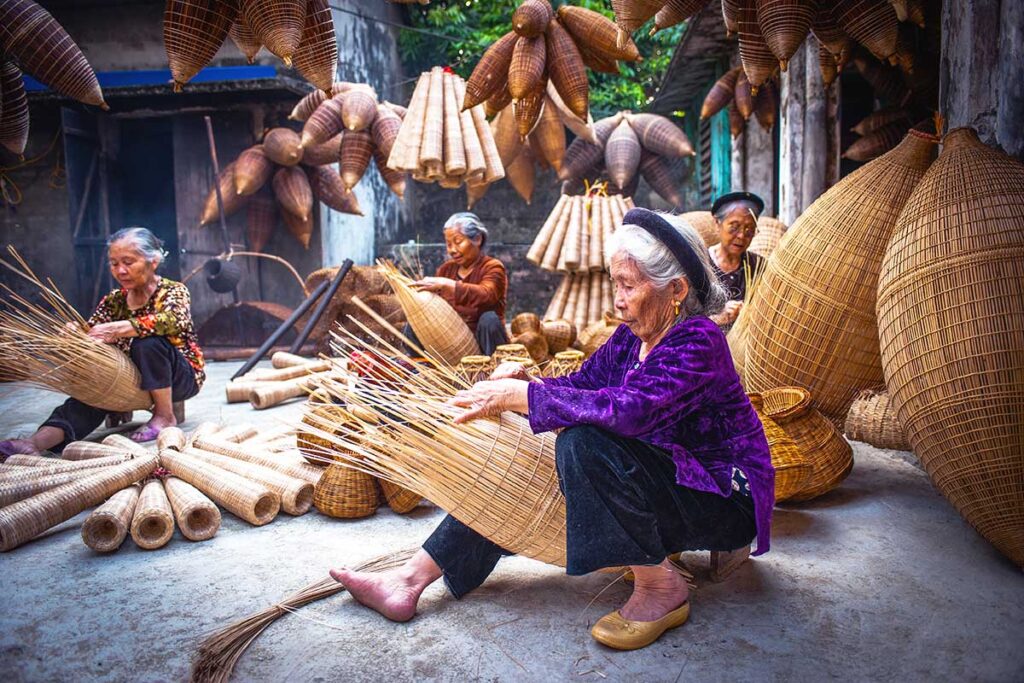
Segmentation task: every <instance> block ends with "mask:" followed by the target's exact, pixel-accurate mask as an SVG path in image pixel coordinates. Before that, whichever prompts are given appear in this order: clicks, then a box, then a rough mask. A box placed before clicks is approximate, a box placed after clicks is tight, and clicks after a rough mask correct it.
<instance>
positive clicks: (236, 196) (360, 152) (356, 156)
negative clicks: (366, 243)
mask: <svg viewBox="0 0 1024 683" xmlns="http://www.w3.org/2000/svg"><path fill="white" fill-rule="evenodd" d="M336 85H337V86H338V90H339V94H338V95H337V96H336V98H339V99H330V100H326V102H328V103H333V105H332V106H333V107H335V108H337V109H338V110H339V111H340V107H341V105H340V103H339V102H340V101H342V100H344V101H348V102H350V103H352V102H358V103H359V104H360V109H361V110H362V114H360V116H359V117H358V118H355V119H354V121H355V122H356V123H358V125H363V126H364V127H363V128H361V129H359V130H346V131H345V133H344V135H343V134H342V133H341V132H336V133H335V132H329V131H328V129H326V128H323V127H319V128H317V130H318V131H320V132H321V133H323V134H324V135H325V136H326V137H324V138H323V142H316V140H320V137H319V133H318V134H317V135H314V136H313V137H310V136H311V135H313V134H312V133H310V132H309V130H310V129H311V127H313V123H314V119H312V118H311V119H310V120H309V121H307V123H306V127H305V128H304V129H303V133H302V135H301V136H300V135H299V134H298V133H296V132H295V131H293V130H291V129H290V128H271V129H270V130H268V131H267V132H266V134H265V135H264V136H263V142H262V143H260V144H257V145H253V146H252V147H249V148H248V149H246V150H245V151H243V152H242V153H241V154H239V155H238V158H237V159H235V160H234V161H232V162H231V163H229V164H228V165H227V166H225V167H224V168H223V169H221V172H220V175H219V176H218V177H217V179H216V180H215V182H216V184H217V185H219V187H220V195H221V200H222V202H223V207H224V215H225V216H230V215H232V214H234V213H236V212H238V211H240V210H241V209H242V208H246V210H247V215H246V237H247V241H248V247H249V248H250V249H251V250H252V251H256V252H262V251H263V250H264V248H265V247H266V245H267V243H268V242H269V241H270V239H271V237H272V236H273V234H274V232H275V230H276V229H277V226H278V223H279V222H284V225H285V227H286V228H287V229H288V232H289V233H290V234H291V235H292V236H293V237H294V238H295V239H296V240H298V242H299V243H300V244H301V245H302V246H303V247H305V248H307V249H308V248H309V243H310V239H311V238H312V236H313V229H314V225H313V219H314V207H315V203H316V202H317V201H321V202H323V203H324V204H325V205H326V206H328V207H329V208H331V209H333V210H335V211H340V212H342V213H348V214H353V215H356V216H362V215H363V210H362V208H360V206H359V200H358V199H357V198H356V195H355V194H354V193H353V192H352V188H354V187H355V185H356V183H358V182H359V180H360V179H361V178H362V177H363V174H364V173H365V172H366V170H367V169H368V168H369V163H370V158H371V156H372V157H374V158H376V159H377V166H378V168H380V169H381V172H382V174H383V175H384V177H385V179H389V180H388V182H389V184H391V186H392V189H393V190H395V191H396V192H398V193H399V194H401V191H404V186H405V185H404V183H405V180H404V178H397V179H396V178H394V177H393V173H394V172H393V171H390V170H389V169H386V168H385V167H384V166H383V159H384V157H383V156H382V151H381V150H384V149H387V148H388V145H390V143H391V142H392V141H393V140H394V135H395V134H396V132H397V129H398V126H399V125H400V123H401V118H400V117H401V112H402V109H401V107H397V106H395V105H392V104H390V103H388V102H385V103H383V104H377V102H376V95H375V94H374V93H373V91H372V90H370V88H369V86H364V85H360V84H352V83H338V84H336ZM317 92H319V91H317ZM323 106H327V105H323ZM328 108H330V107H328ZM351 109H352V110H353V111H355V110H356V105H355V104H352V107H351ZM319 111H320V109H318V110H317V112H319ZM325 111H326V110H325ZM314 116H316V112H314ZM316 120H319V119H316ZM338 123H339V124H340V120H339V122H338ZM364 124H365V125H364ZM353 125H356V124H353ZM371 126H372V128H371ZM332 130H333V129H332ZM328 133H329V134H328ZM375 141H376V142H375ZM334 164H338V167H337V169H340V172H339V170H336V167H335V166H334ZM219 219H220V212H219V209H218V207H217V188H215V187H211V188H210V191H209V192H208V193H207V195H206V200H205V201H204V202H203V212H202V215H201V216H200V218H199V223H200V224H201V225H209V224H212V223H216V222H217V221H218V220H219Z"/></svg>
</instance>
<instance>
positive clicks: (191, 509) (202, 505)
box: [164, 477, 221, 541]
mask: <svg viewBox="0 0 1024 683" xmlns="http://www.w3.org/2000/svg"><path fill="white" fill-rule="evenodd" d="M164 490H165V491H166V492H167V499H168V500H169V501H170V502H171V509H172V510H173V511H174V520H175V521H176V522H177V524H178V529H179V530H180V531H181V535H182V536H184V537H185V538H187V539H188V540H190V541H205V540H208V539H211V538H213V537H214V536H215V535H216V534H217V531H218V530H219V529H220V522H221V517H220V510H218V509H217V506H216V505H214V504H213V501H212V500H210V499H209V498H207V497H206V496H205V495H203V492H202V491H200V490H199V489H197V488H196V487H195V486H192V484H189V483H188V482H187V481H185V480H183V479H178V478H177V477H167V478H166V479H164Z"/></svg>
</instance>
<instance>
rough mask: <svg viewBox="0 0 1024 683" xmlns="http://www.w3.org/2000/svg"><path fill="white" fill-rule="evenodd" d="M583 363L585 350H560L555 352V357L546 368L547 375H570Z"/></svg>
mask: <svg viewBox="0 0 1024 683" xmlns="http://www.w3.org/2000/svg"><path fill="white" fill-rule="evenodd" d="M582 365H583V352H582V351H577V350H576V349H568V350H566V351H559V352H558V353H556V354H555V357H554V359H552V361H551V362H550V363H548V366H547V367H546V368H545V372H544V376H545V377H561V376H562V375H570V374H572V373H574V372H576V371H577V370H579V369H580V367H581V366H582Z"/></svg>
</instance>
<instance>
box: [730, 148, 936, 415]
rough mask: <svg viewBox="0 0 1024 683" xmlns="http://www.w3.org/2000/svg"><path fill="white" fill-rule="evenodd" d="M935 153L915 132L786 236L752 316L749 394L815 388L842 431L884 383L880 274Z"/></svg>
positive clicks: (821, 405) (746, 369)
mask: <svg viewBox="0 0 1024 683" xmlns="http://www.w3.org/2000/svg"><path fill="white" fill-rule="evenodd" d="M934 150H935V143H934V141H933V140H932V139H931V138H929V137H927V136H925V135H923V134H920V133H916V132H915V133H911V134H910V135H908V136H907V137H906V138H905V139H904V141H903V142H901V143H900V145H899V146H898V147H897V148H896V149H894V150H892V151H891V152H889V153H888V154H886V155H885V156H883V157H881V158H879V159H876V160H875V161H873V162H872V163H870V164H867V165H866V166H864V167H862V168H860V169H858V170H857V171H856V172H854V173H852V174H850V175H849V176H847V177H846V178H844V179H843V180H842V181H841V182H840V183H838V184H837V185H836V186H835V187H833V188H832V189H831V190H829V191H828V192H826V193H825V194H823V195H822V196H821V197H819V198H818V200H817V201H815V202H814V204H812V205H811V206H810V207H809V208H808V209H807V211H805V212H804V213H803V215H801V216H800V218H798V219H797V221H796V222H795V223H794V224H793V227H791V228H790V229H789V230H788V231H787V232H786V235H785V236H784V237H783V239H782V241H781V243H780V244H779V246H778V248H777V249H776V250H775V252H774V253H773V254H772V257H771V259H769V261H768V263H767V265H766V267H765V272H764V275H763V276H762V277H761V283H760V285H759V288H758V297H757V298H756V299H755V300H754V301H752V302H751V306H750V310H748V311H747V312H746V315H747V317H748V320H747V334H746V351H745V358H744V367H743V378H744V383H745V386H746V388H747V390H748V391H761V392H763V391H765V390H767V389H771V388H773V387H779V386H788V385H796V386H802V387H806V388H807V389H809V390H810V392H811V395H812V396H813V397H814V404H815V406H816V407H817V408H818V409H819V410H820V411H821V412H822V413H823V414H825V415H826V416H827V417H829V418H830V419H832V420H833V421H835V422H836V423H837V424H840V423H841V421H842V420H843V419H845V417H846V413H847V412H848V410H849V408H850V404H851V403H853V399H854V398H855V397H856V396H857V394H858V393H859V392H860V391H862V390H864V389H868V388H871V387H874V386H878V385H880V384H882V363H881V358H880V356H879V349H878V328H877V323H876V321H875V311H874V308H875V294H876V287H877V282H878V272H879V268H880V267H881V262H882V254H883V253H884V251H885V246H886V244H887V243H888V241H889V236H890V234H891V233H892V231H893V229H894V228H895V227H896V217H897V216H898V215H899V212H900V209H902V208H903V205H904V204H905V203H906V201H907V199H908V198H909V197H910V193H911V192H912V191H913V189H914V187H915V186H916V185H917V183H918V182H919V181H920V179H921V176H922V175H923V174H924V172H925V170H926V169H927V168H928V165H929V164H930V163H931V160H932V158H933V154H934Z"/></svg>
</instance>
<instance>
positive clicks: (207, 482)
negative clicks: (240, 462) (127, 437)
mask: <svg viewBox="0 0 1024 683" xmlns="http://www.w3.org/2000/svg"><path fill="white" fill-rule="evenodd" d="M186 450H189V449H186ZM160 464H161V465H162V466H164V467H166V468H167V469H168V470H170V472H171V474H173V475H174V476H176V477H178V478H180V479H183V480H184V481H186V482H188V483H189V484H192V485H193V486H195V487H196V488H197V489H199V490H200V491H202V492H203V493H205V494H206V495H207V496H209V497H210V498H212V499H213V500H214V501H215V502H216V503H217V504H218V505H220V506H221V507H223V508H225V509H227V510H228V511H229V512H231V513H232V514H233V515H235V516H236V517H239V518H241V519H244V520H245V521H247V522H249V523H250V524H253V525H255V526H262V525H264V524H267V523H269V522H272V521H273V520H274V517H276V516H277V512H278V510H279V509H280V507H281V497H280V496H279V495H278V494H277V493H275V492H273V491H271V490H270V489H269V488H268V487H267V486H265V485H263V484H257V483H255V482H252V481H249V480H248V479H246V478H245V477H242V476H240V475H238V474H235V473H233V472H228V471H227V470H223V469H221V468H220V467H216V466H214V465H210V464H209V463H206V462H203V461H202V460H199V459H198V458H195V457H193V456H191V455H187V454H185V453H179V452H177V451H173V450H166V451H161V452H160Z"/></svg>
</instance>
